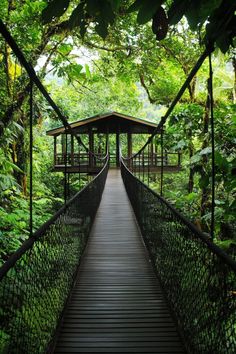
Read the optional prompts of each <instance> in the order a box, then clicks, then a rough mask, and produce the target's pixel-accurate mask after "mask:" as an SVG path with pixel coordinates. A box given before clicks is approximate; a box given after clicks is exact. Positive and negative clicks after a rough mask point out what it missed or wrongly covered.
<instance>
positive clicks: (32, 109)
mask: <svg viewBox="0 0 236 354" xmlns="http://www.w3.org/2000/svg"><path fill="white" fill-rule="evenodd" d="M33 88H34V86H33V81H32V79H30V117H29V124H30V161H29V162H30V183H29V187H30V188H29V193H30V200H29V204H30V205H29V207H30V218H29V232H30V237H32V235H33V115H34V108H33Z"/></svg>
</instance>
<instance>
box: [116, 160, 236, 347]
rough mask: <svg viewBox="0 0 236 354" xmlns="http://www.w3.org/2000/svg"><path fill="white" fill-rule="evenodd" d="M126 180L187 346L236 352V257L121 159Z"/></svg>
mask: <svg viewBox="0 0 236 354" xmlns="http://www.w3.org/2000/svg"><path fill="white" fill-rule="evenodd" d="M121 172H122V177H123V180H124V184H125V187H126V190H127V193H128V195H129V198H130V201H131V204H132V206H133V209H134V212H135V215H136V218H137V221H138V223H139V226H140V229H141V232H142V235H143V237H144V240H145V242H146V245H147V247H148V249H149V252H150V255H151V259H152V261H153V264H154V267H155V269H156V273H157V276H158V278H159V279H160V281H161V284H162V287H163V290H164V292H165V294H166V297H167V299H168V302H169V305H170V307H171V309H172V311H173V313H174V317H175V318H176V322H177V324H178V327H179V329H180V332H181V334H182V336H183V340H184V342H185V344H186V348H187V349H188V351H189V353H191V354H194V353H196V354H201V353H202V354H206V353H209V354H210V353H214V354H232V353H235V352H236V317H235V313H236V262H235V261H234V260H232V259H231V258H230V257H229V256H228V255H227V254H226V253H225V252H224V251H223V250H222V249H220V248H219V247H217V246H216V245H215V244H213V243H212V241H211V240H210V236H209V235H207V234H204V233H202V232H200V231H199V230H198V229H197V228H196V227H195V225H193V224H192V223H190V222H189V221H188V220H187V219H186V218H185V217H184V216H182V215H181V214H180V213H179V212H178V211H177V210H176V209H174V208H173V206H171V205H170V204H169V203H168V202H167V201H166V200H165V199H163V198H162V197H161V196H159V195H158V194H156V193H155V192H154V191H153V190H151V189H150V188H149V187H148V186H147V185H146V184H144V183H143V182H142V181H140V180H139V179H138V178H137V177H135V176H134V175H133V174H132V173H131V172H130V171H129V169H128V168H127V167H126V165H125V163H124V161H123V160H121Z"/></svg>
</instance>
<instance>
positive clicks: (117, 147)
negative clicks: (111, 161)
mask: <svg viewBox="0 0 236 354" xmlns="http://www.w3.org/2000/svg"><path fill="white" fill-rule="evenodd" d="M119 166H120V133H116V167H119Z"/></svg>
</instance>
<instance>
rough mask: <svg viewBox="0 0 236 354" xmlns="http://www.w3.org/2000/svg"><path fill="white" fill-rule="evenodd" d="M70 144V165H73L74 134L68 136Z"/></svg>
mask: <svg viewBox="0 0 236 354" xmlns="http://www.w3.org/2000/svg"><path fill="white" fill-rule="evenodd" d="M70 139H71V140H70V144H71V145H70V146H71V152H70V153H71V166H74V135H71V136H70Z"/></svg>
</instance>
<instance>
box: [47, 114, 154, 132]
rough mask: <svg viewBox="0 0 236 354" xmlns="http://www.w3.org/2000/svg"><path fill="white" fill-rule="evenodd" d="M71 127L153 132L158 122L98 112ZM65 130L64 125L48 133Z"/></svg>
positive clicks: (80, 129)
mask: <svg viewBox="0 0 236 354" xmlns="http://www.w3.org/2000/svg"><path fill="white" fill-rule="evenodd" d="M70 125H71V128H72V129H73V130H75V131H76V132H78V133H87V132H88V131H89V129H90V128H93V129H97V131H98V132H100V133H106V132H109V133H115V132H118V131H119V132H121V133H125V132H128V131H130V132H133V133H148V134H149V133H150V134H151V133H152V132H153V131H154V129H155V128H156V124H155V123H152V122H149V121H146V120H143V119H140V118H136V117H132V116H129V115H124V114H121V113H118V112H109V113H104V114H98V115H95V116H92V117H89V118H85V119H82V120H79V121H76V122H73V123H71V124H70ZM64 132H65V128H64V126H61V127H58V128H55V129H51V130H48V131H47V135H59V134H63V133H64Z"/></svg>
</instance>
